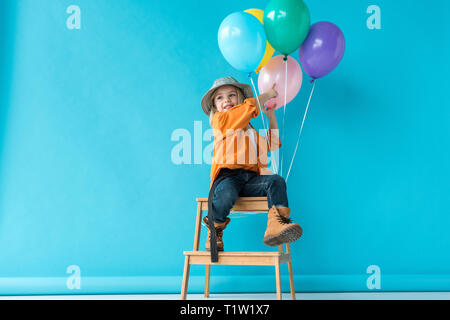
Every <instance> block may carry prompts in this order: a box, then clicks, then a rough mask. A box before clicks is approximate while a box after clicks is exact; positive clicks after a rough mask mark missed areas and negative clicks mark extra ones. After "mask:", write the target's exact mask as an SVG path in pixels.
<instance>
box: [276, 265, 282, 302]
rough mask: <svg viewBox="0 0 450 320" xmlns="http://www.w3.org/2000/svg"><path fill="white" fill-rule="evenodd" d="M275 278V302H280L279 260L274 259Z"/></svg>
mask: <svg viewBox="0 0 450 320" xmlns="http://www.w3.org/2000/svg"><path fill="white" fill-rule="evenodd" d="M275 277H276V284H277V300H281V274H280V259H279V258H275Z"/></svg>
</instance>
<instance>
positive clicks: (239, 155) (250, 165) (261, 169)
mask: <svg viewBox="0 0 450 320" xmlns="http://www.w3.org/2000/svg"><path fill="white" fill-rule="evenodd" d="M258 115H259V109H258V106H257V105H256V99H255V98H248V99H245V101H244V103H242V104H240V105H236V106H234V107H233V108H231V109H230V110H228V111H226V112H216V113H215V114H214V116H213V119H212V123H211V125H212V128H213V133H214V151H213V159H212V163H211V186H212V184H213V183H214V180H215V179H216V177H217V175H218V174H219V171H220V169H222V168H229V169H245V170H250V171H255V172H257V173H258V174H267V171H269V173H271V172H270V170H267V169H266V168H267V163H268V154H267V153H268V151H269V150H270V151H273V150H277V149H278V148H280V147H281V142H280V139H279V135H278V130H269V134H268V137H263V136H261V135H259V134H258V132H256V130H255V129H254V128H253V126H252V125H251V124H250V120H251V119H252V118H256V117H257V116H258Z"/></svg>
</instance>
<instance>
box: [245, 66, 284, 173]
mask: <svg viewBox="0 0 450 320" xmlns="http://www.w3.org/2000/svg"><path fill="white" fill-rule="evenodd" d="M248 77H249V78H250V82H251V83H252V87H253V91H255V96H256V101H257V102H258V108H259V113H260V114H261V119H262V123H263V127H264V132H265V136H266V139H267V140H268V143H269V151H271V150H272V148H271V142H270V140H271V138H270V137H268V134H267V132H268V130H269V129H270V128H269V124H267V129H266V122H265V121H264V117H263V112H262V109H261V104H260V102H259V94H258V92H257V91H256V87H255V83H254V82H253V78H252V77H251V76H250V73H249V75H248ZM272 157H273V155H272ZM273 166H274V169H275V172H276V173H278V168H277V165H276V161H273Z"/></svg>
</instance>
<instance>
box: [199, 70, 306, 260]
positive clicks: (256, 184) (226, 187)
mask: <svg viewBox="0 0 450 320" xmlns="http://www.w3.org/2000/svg"><path fill="white" fill-rule="evenodd" d="M277 95H278V93H277V92H276V91H275V84H274V85H273V86H272V89H270V90H269V91H267V92H265V93H263V94H261V95H260V96H259V97H258V100H259V104H260V105H261V106H264V105H265V103H266V102H267V101H268V100H269V99H271V98H275V97H276V96H277ZM257 103H258V102H257V101H256V99H255V98H253V93H252V89H251V87H250V86H248V85H246V84H242V83H239V82H238V81H236V80H235V79H234V78H232V77H224V78H220V79H217V80H216V81H214V84H213V86H212V87H211V88H210V89H209V90H208V92H207V93H206V94H205V95H204V97H203V99H202V103H201V104H202V109H203V111H204V112H205V113H206V114H207V115H208V116H209V119H210V125H211V127H212V128H213V131H214V154H213V161H212V164H211V189H210V194H209V198H208V217H205V218H204V219H203V221H204V222H205V223H206V225H208V227H209V230H208V237H207V241H206V250H211V260H212V261H213V262H217V259H218V258H217V251H223V250H224V246H223V240H222V237H223V230H224V229H225V227H226V226H227V225H228V223H229V222H230V218H228V215H229V214H230V209H231V208H232V207H233V206H234V204H235V202H236V200H237V199H238V197H240V196H242V197H250V196H267V202H268V207H269V209H270V210H269V213H268V221H267V229H266V232H265V234H264V238H263V243H264V244H266V245H268V246H277V245H280V244H282V243H286V242H293V241H295V240H297V239H298V238H300V236H301V235H302V229H301V227H300V226H299V225H298V224H296V223H292V222H291V220H290V219H289V218H288V217H289V214H290V209H289V207H288V199H287V193H286V182H285V180H284V179H283V177H281V176H279V175H277V174H271V172H270V174H267V161H265V160H267V152H268V150H270V151H273V150H277V149H278V148H279V147H280V146H281V142H280V140H279V136H278V125H277V119H276V116H275V112H274V110H273V109H272V110H269V109H267V108H266V109H263V112H264V114H265V115H266V116H267V117H268V119H269V131H268V135H267V137H261V136H260V135H259V134H258V133H257V132H256V130H255V129H254V128H253V126H252V125H251V124H250V120H251V119H252V118H255V117H257V116H258V115H259V109H258V105H257ZM236 142H240V143H236ZM210 221H213V222H214V223H213V225H214V228H211V227H210V223H209V222H210Z"/></svg>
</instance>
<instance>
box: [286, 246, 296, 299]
mask: <svg viewBox="0 0 450 320" xmlns="http://www.w3.org/2000/svg"><path fill="white" fill-rule="evenodd" d="M286 253H287V254H289V255H290V254H291V248H290V246H289V243H286ZM288 270H289V285H290V287H291V299H292V300H295V288H294V274H293V271H292V260H291V257H289V261H288Z"/></svg>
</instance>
